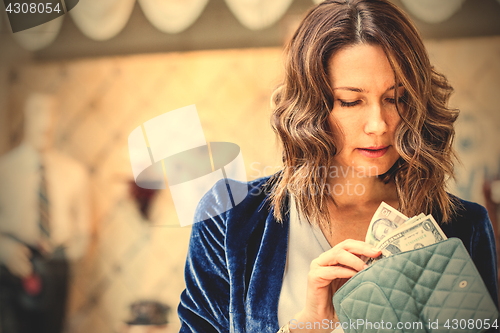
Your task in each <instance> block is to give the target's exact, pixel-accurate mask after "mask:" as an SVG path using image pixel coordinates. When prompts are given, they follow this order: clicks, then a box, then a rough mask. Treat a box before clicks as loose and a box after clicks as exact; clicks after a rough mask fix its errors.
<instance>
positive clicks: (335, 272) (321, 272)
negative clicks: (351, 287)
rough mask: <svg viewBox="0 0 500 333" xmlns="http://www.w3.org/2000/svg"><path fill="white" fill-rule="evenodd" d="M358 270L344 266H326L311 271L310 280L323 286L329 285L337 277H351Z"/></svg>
mask: <svg viewBox="0 0 500 333" xmlns="http://www.w3.org/2000/svg"><path fill="white" fill-rule="evenodd" d="M357 272H358V271H356V270H354V269H352V268H349V267H344V266H324V267H318V268H316V269H314V270H311V271H309V274H308V276H307V278H308V281H310V282H313V283H315V284H318V283H319V285H318V286H317V287H323V286H327V285H329V284H330V283H331V282H332V281H333V280H335V279H350V278H351V277H353V276H354V275H355V274H356V273H357Z"/></svg>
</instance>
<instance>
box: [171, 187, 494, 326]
mask: <svg viewBox="0 0 500 333" xmlns="http://www.w3.org/2000/svg"><path fill="white" fill-rule="evenodd" d="M268 180H269V179H268V178H261V179H258V180H255V181H252V182H249V183H248V186H249V193H248V196H247V197H246V198H245V199H244V200H243V201H242V202H241V203H240V204H238V205H237V206H236V207H234V208H232V209H229V210H227V211H225V209H226V208H228V207H225V206H226V205H229V204H228V203H224V200H222V199H221V197H222V196H221V193H224V192H225V191H227V190H229V186H228V185H226V184H225V183H224V182H219V183H218V184H217V185H215V186H214V188H213V189H212V190H211V191H210V192H209V193H207V194H206V195H205V196H204V198H203V199H202V200H201V201H200V204H199V206H198V210H197V214H206V213H208V214H210V216H215V217H212V218H208V219H206V220H205V221H203V222H198V223H195V224H194V225H193V228H192V232H191V240H190V244H189V252H188V256H187V260H186V269H185V279H186V289H185V290H184V292H183V293H182V295H181V302H180V305H179V307H178V314H179V318H180V320H181V324H182V326H181V330H180V332H196V333H212V332H234V333H243V332H248V333H254V332H255V333H267V332H269V333H276V332H277V331H278V330H279V325H278V299H279V295H280V292H281V284H282V279H283V273H284V269H285V262H286V253H287V244H288V227H289V217H288V216H287V217H286V219H285V221H284V223H282V224H280V223H277V221H276V220H275V219H274V218H273V210H272V208H271V207H270V204H269V202H268V200H266V199H267V198H268V193H269V192H270V191H269V190H270V186H271V185H269V184H268ZM226 188H227V189H226ZM460 202H461V203H462V206H463V207H462V208H461V210H460V211H459V212H458V214H457V215H456V218H455V219H454V220H453V222H452V223H451V224H447V225H442V226H441V227H442V229H443V231H444V233H445V234H446V235H447V236H448V237H458V238H460V239H461V240H462V241H463V243H464V245H465V247H466V248H467V250H468V251H469V254H470V255H471V257H472V259H473V261H474V263H475V264H476V267H477V269H478V270H479V272H480V274H481V276H482V278H483V280H484V282H485V284H486V286H487V288H488V290H489V292H490V294H491V296H492V298H493V300H494V302H495V304H496V305H497V308H498V298H497V265H496V250H495V238H494V234H493V230H492V226H491V222H490V220H489V218H488V214H487V212H486V210H485V209H484V208H483V207H482V206H480V205H478V204H475V203H471V202H467V201H463V200H460ZM229 207H230V206H229ZM224 211H225V212H224ZM216 212H224V213H221V214H216ZM433 215H434V217H436V220H437V221H440V218H439V216H436V214H433Z"/></svg>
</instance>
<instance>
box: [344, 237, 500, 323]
mask: <svg viewBox="0 0 500 333" xmlns="http://www.w3.org/2000/svg"><path fill="white" fill-rule="evenodd" d="M461 283H462V284H461ZM360 290H362V291H363V292H362V293H361V292H360ZM334 305H335V308H336V309H338V308H339V307H342V311H341V312H339V317H340V319H341V321H349V319H351V320H356V319H365V320H369V319H370V318H371V321H372V322H375V321H380V320H382V319H383V320H384V321H388V320H390V321H392V322H394V323H396V322H419V321H420V322H423V324H424V328H425V325H426V324H427V323H428V322H429V320H430V321H431V322H435V321H436V320H439V323H440V326H441V327H440V328H439V332H446V331H448V330H447V329H445V328H443V327H442V325H443V324H444V323H445V322H446V320H448V319H449V320H452V319H458V320H460V319H466V320H467V319H474V320H475V319H487V318H490V320H491V321H493V320H494V319H495V318H497V317H498V312H497V310H496V307H495V305H494V303H493V301H492V300H491V297H490V295H489V293H488V291H487V289H486V287H485V285H484V282H483V281H482V279H481V277H480V275H479V273H478V272H477V269H476V267H475V266H474V264H473V262H472V260H471V259H470V257H469V254H468V253H467V250H466V249H465V247H464V246H463V244H462V242H461V241H460V240H459V239H457V238H450V239H448V240H446V241H444V242H441V243H438V244H434V245H431V246H428V247H424V248H421V249H418V250H413V251H409V252H404V253H400V254H397V255H395V256H391V257H388V258H385V259H381V260H380V261H378V262H376V263H374V264H373V265H372V266H370V267H369V268H367V269H365V270H364V271H362V272H360V273H358V274H357V275H356V276H355V277H354V278H352V279H351V280H349V281H348V282H347V283H346V284H345V285H344V286H343V287H342V288H341V289H339V290H338V291H337V292H336V293H335V296H334ZM342 317H344V318H342ZM389 318H392V319H389ZM359 329H360V327H358V332H363V329H362V328H361V330H359ZM345 331H346V333H348V332H350V329H347V330H345ZM370 331H371V332H373V331H374V330H370ZM375 331H376V330H375ZM393 331H394V330H393ZM427 331H429V332H432V329H428V330H427ZM379 332H382V330H379Z"/></svg>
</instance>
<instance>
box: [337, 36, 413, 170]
mask: <svg viewBox="0 0 500 333" xmlns="http://www.w3.org/2000/svg"><path fill="white" fill-rule="evenodd" d="M329 71H330V74H329V75H330V83H331V85H332V87H333V90H334V91H333V95H334V99H335V100H334V106H333V109H332V111H331V113H330V117H329V119H328V121H329V122H330V125H331V127H332V128H333V129H335V126H334V125H333V124H334V123H336V124H337V126H338V127H339V128H340V129H341V131H342V134H343V138H342V139H343V140H342V142H341V147H340V148H341V149H340V151H339V153H338V154H337V155H336V156H335V158H334V161H333V162H334V165H336V166H337V167H339V168H346V170H344V172H345V171H350V169H351V168H354V169H355V170H356V172H357V174H359V172H365V175H373V176H374V175H380V174H383V173H385V172H387V171H388V170H389V169H390V168H391V167H392V166H393V165H394V163H396V161H397V160H398V158H399V154H398V152H397V151H396V149H395V148H394V133H395V131H396V127H397V126H398V124H399V122H400V121H401V118H400V117H399V114H398V112H397V110H396V105H395V100H394V94H395V87H394V84H395V78H394V72H393V70H392V68H391V65H390V64H389V61H388V60H387V56H386V55H385V53H384V51H383V49H382V48H381V47H380V46H375V45H369V44H357V45H353V46H349V47H346V48H344V49H341V50H340V51H338V52H337V53H335V54H334V55H333V56H332V57H331V59H330V61H329ZM397 89H399V90H398V96H402V95H403V93H404V88H403V87H397ZM402 107H403V105H401V104H400V110H401V109H402Z"/></svg>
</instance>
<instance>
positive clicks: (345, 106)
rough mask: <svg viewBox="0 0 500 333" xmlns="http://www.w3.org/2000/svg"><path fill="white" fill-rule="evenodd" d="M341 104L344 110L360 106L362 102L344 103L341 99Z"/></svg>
mask: <svg viewBox="0 0 500 333" xmlns="http://www.w3.org/2000/svg"><path fill="white" fill-rule="evenodd" d="M339 102H340V106H342V107H344V108H348V107H352V106H355V105H358V104H359V103H360V102H361V101H354V102H345V101H342V100H340V99H339Z"/></svg>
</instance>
